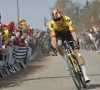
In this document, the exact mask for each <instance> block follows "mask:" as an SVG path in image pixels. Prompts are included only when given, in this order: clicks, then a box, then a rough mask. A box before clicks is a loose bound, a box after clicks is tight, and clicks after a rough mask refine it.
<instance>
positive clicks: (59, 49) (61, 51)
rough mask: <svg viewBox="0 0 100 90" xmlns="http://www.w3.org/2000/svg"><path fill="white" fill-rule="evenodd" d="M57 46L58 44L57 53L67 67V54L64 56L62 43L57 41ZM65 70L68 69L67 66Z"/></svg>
mask: <svg viewBox="0 0 100 90" xmlns="http://www.w3.org/2000/svg"><path fill="white" fill-rule="evenodd" d="M57 44H58V52H59V54H60V55H61V56H62V57H63V58H64V60H65V61H66V65H67V59H68V57H67V54H66V51H65V49H64V47H63V46H62V41H61V40H58V42H57ZM66 68H67V69H68V65H67V67H66Z"/></svg>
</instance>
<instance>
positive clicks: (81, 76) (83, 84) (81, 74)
mask: <svg viewBox="0 0 100 90" xmlns="http://www.w3.org/2000/svg"><path fill="white" fill-rule="evenodd" d="M72 56H73V58H74V60H75V61H76V63H77V65H78V67H79V74H80V80H81V84H82V86H83V87H84V88H86V87H87V85H86V82H85V78H84V75H83V72H82V69H81V67H80V65H79V63H78V60H77V58H76V56H75V55H73V54H72Z"/></svg>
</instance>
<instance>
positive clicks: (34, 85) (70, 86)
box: [0, 50, 100, 90]
mask: <svg viewBox="0 0 100 90" xmlns="http://www.w3.org/2000/svg"><path fill="white" fill-rule="evenodd" d="M81 52H82V55H83V57H84V59H85V61H86V69H87V74H88V76H89V77H90V79H91V82H90V83H89V84H87V89H82V90H100V54H98V53H96V52H95V51H86V50H81ZM0 90H77V89H76V87H75V85H74V82H73V80H72V78H71V76H70V73H69V71H67V70H66V64H65V61H64V60H63V59H62V57H61V56H60V55H59V56H57V57H53V56H45V57H44V56H43V55H39V56H38V57H37V58H36V59H35V60H33V61H32V62H29V63H28V65H27V68H26V69H23V70H21V71H19V72H17V73H15V74H12V75H10V76H8V77H6V78H2V79H1V80H0Z"/></svg>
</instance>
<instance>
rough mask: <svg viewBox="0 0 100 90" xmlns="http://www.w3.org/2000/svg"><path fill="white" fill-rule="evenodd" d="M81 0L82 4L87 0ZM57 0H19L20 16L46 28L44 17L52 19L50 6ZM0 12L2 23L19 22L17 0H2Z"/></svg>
mask: <svg viewBox="0 0 100 90" xmlns="http://www.w3.org/2000/svg"><path fill="white" fill-rule="evenodd" d="M73 1H74V2H75V1H79V2H80V3H81V4H82V5H84V4H85V2H86V1H87V0H73ZM89 1H90V0H89ZM55 2H56V0H19V16H20V17H21V18H24V19H25V20H26V21H27V23H28V24H30V23H33V25H32V27H33V28H35V29H36V28H38V29H44V17H46V18H47V19H48V20H49V19H50V8H51V7H53V6H54V4H55ZM0 12H1V13H2V23H5V24H6V23H9V22H10V21H15V23H16V22H17V20H18V18H17V0H0Z"/></svg>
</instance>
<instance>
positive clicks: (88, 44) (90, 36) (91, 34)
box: [79, 26, 100, 53]
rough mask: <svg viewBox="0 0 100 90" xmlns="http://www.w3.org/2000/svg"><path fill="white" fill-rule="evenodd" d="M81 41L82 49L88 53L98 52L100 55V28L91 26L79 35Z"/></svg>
mask: <svg viewBox="0 0 100 90" xmlns="http://www.w3.org/2000/svg"><path fill="white" fill-rule="evenodd" d="M79 38H80V39H79V41H80V45H81V48H82V49H86V50H87V51H94V50H95V51H96V52H97V53H100V28H99V27H95V26H91V27H90V28H89V29H85V30H83V31H82V32H81V33H80V35H79Z"/></svg>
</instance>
